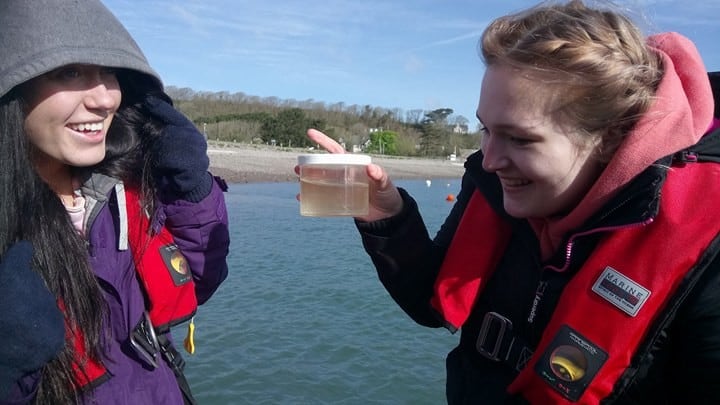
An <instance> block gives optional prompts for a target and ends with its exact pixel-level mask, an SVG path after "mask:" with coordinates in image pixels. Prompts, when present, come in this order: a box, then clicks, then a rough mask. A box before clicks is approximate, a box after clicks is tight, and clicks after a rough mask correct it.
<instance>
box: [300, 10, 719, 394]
mask: <svg viewBox="0 0 720 405" xmlns="http://www.w3.org/2000/svg"><path fill="white" fill-rule="evenodd" d="M480 50H481V53H482V58H483V60H484V62H485V65H486V67H487V69H486V72H485V74H484V78H483V81H482V90H481V94H480V100H479V103H478V108H477V117H478V119H479V120H480V123H481V125H482V132H483V137H482V145H481V148H480V150H479V151H478V152H476V153H475V154H473V155H472V156H470V157H469V158H468V159H467V162H466V163H465V167H466V172H465V175H464V177H463V182H462V189H461V191H460V193H459V195H458V197H457V200H456V203H455V204H454V206H453V209H452V212H451V213H450V215H449V216H448V217H447V219H446V220H445V223H444V224H443V225H442V227H441V228H440V230H439V232H438V233H437V235H436V236H435V237H434V238H430V237H429V236H428V232H427V229H426V228H425V225H424V223H423V220H422V218H421V217H420V214H419V210H418V207H417V204H416V203H415V201H414V200H413V199H412V197H411V196H410V195H409V194H408V193H407V192H406V191H405V190H403V189H401V188H396V187H395V186H394V185H393V184H392V182H391V181H390V179H389V178H388V177H387V174H386V173H385V171H384V170H383V169H382V168H381V167H379V166H376V165H370V166H369V167H368V175H369V177H370V178H371V179H372V180H373V184H372V189H373V190H374V192H373V193H372V195H371V197H370V202H371V205H372V208H371V209H370V213H369V215H367V216H366V217H362V218H356V225H357V228H358V229H359V231H360V233H361V235H362V240H363V245H364V247H365V249H366V251H367V252H368V254H369V255H370V258H371V259H372V261H373V263H374V265H375V267H376V268H377V271H378V275H379V277H380V280H381V281H382V283H383V284H384V286H385V287H386V288H387V290H388V292H389V293H390V295H391V296H392V297H393V299H394V300H395V301H396V302H397V303H398V304H399V305H400V307H402V309H403V310H404V311H405V312H406V313H407V314H408V315H410V317H412V319H413V320H415V321H416V322H417V323H419V324H421V325H424V326H428V327H446V328H447V329H449V330H450V331H452V332H455V331H458V330H460V332H461V333H460V342H459V344H458V346H457V347H456V348H455V349H454V350H452V352H451V353H450V354H449V355H448V357H447V399H448V402H449V403H450V404H471V403H472V404H477V403H484V404H500V403H503V404H505V403H528V402H529V403H543V404H550V403H552V404H561V403H575V402H577V403H585V404H597V403H600V402H602V403H643V404H658V403H682V402H686V403H720V391H718V389H717V387H718V386H720V337H719V336H720V293H719V292H718V291H719V290H718V288H717V287H718V285H720V258H718V256H717V253H718V251H720V217H718V216H717V215H715V214H714V212H715V208H714V207H715V205H717V201H718V199H720V165H719V164H718V163H717V162H720V147H719V146H720V131H719V130H718V121H717V120H715V119H714V117H713V105H714V103H713V94H712V90H711V86H710V83H709V80H708V75H707V73H706V71H705V67H704V65H703V63H702V60H701V58H700V55H699V54H698V52H697V50H696V48H695V46H694V45H693V44H692V43H691V42H690V41H689V40H688V39H686V38H685V37H683V36H681V35H679V34H676V33H664V34H659V35H653V36H650V37H648V38H645V37H644V36H643V35H642V34H641V32H640V31H639V30H638V28H637V27H636V25H635V24H633V22H632V21H631V20H630V19H629V18H628V17H626V16H625V15H623V14H621V13H618V12H616V11H613V10H610V9H603V8H594V7H588V6H586V5H585V4H584V3H583V2H582V1H579V0H573V1H568V2H564V3H552V4H549V3H547V4H541V5H538V6H536V7H533V8H530V9H528V10H525V11H522V12H519V13H516V14H512V15H507V16H503V17H500V18H498V19H496V20H494V21H493V22H492V23H490V25H489V26H488V27H487V28H486V30H485V32H484V33H483V35H482V38H481V40H480ZM308 135H309V137H310V138H312V139H313V140H314V141H316V142H318V143H319V144H321V145H323V146H325V148H326V149H328V150H329V151H331V152H342V148H341V147H339V145H337V143H335V142H334V141H332V140H331V139H329V138H328V137H326V136H324V135H323V134H321V133H319V132H318V131H315V130H310V131H309V133H308Z"/></svg>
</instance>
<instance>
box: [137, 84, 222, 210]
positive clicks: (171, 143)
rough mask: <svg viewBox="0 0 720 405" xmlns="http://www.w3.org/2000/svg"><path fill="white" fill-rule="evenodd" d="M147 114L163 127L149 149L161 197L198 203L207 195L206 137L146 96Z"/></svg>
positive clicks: (165, 105) (209, 182) (175, 112)
mask: <svg viewBox="0 0 720 405" xmlns="http://www.w3.org/2000/svg"><path fill="white" fill-rule="evenodd" d="M145 106H146V108H147V111H148V112H149V113H150V114H151V115H152V116H154V117H155V118H156V119H158V120H160V121H161V122H163V123H164V124H165V128H164V129H163V130H162V135H161V136H159V137H158V138H157V140H155V141H154V143H153V144H152V146H151V147H150V153H151V154H152V155H153V161H154V164H153V167H152V171H153V175H154V177H155V181H156V182H157V185H158V187H159V188H160V192H161V195H163V196H164V197H166V198H170V199H181V200H186V201H190V202H198V201H200V200H202V199H203V198H205V197H207V195H208V194H210V190H211V188H212V176H211V175H210V173H209V172H208V167H209V166H210V159H208V156H207V142H206V141H205V137H204V136H203V135H202V134H201V133H200V132H199V131H198V130H197V128H195V125H194V124H193V123H192V122H190V120H188V119H187V118H186V117H185V116H184V115H183V114H182V113H180V111H178V110H176V109H175V108H174V107H173V106H172V105H170V104H169V103H168V102H166V101H164V100H162V99H160V98H158V97H155V96H149V97H148V98H147V100H145Z"/></svg>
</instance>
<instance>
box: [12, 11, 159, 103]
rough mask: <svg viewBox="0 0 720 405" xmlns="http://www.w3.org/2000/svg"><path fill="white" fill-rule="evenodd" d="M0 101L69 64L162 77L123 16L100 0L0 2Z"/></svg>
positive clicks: (157, 79)
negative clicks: (128, 27)
mask: <svg viewBox="0 0 720 405" xmlns="http://www.w3.org/2000/svg"><path fill="white" fill-rule="evenodd" d="M0 49H1V50H2V51H1V54H2V56H1V57H0V97H2V96H4V95H5V94H7V93H8V92H9V91H10V90H11V89H12V88H13V87H15V86H17V85H18V84H21V83H24V82H26V81H28V80H30V79H32V78H34V77H37V76H40V75H42V74H43V73H47V72H49V71H51V70H53V69H55V68H58V67H60V66H63V65H68V64H73V63H79V64H91V65H101V66H108V67H115V68H127V69H132V70H136V71H139V72H142V73H144V74H147V75H149V76H151V77H152V78H154V79H155V81H156V84H157V85H158V87H159V88H160V89H162V82H161V81H160V77H159V76H158V74H157V73H155V71H154V70H153V69H152V68H151V67H150V65H149V64H148V61H147V59H146V58H145V55H143V53H142V51H141V50H140V48H139V47H138V45H137V44H136V43H135V41H134V40H133V39H132V37H131V36H130V34H129V33H128V32H127V30H126V29H125V28H124V27H123V25H122V24H121V23H120V21H118V19H117V18H115V16H114V15H113V14H112V13H111V12H110V10H108V9H107V8H106V7H105V6H104V5H103V4H102V3H101V2H100V1H98V0H0Z"/></svg>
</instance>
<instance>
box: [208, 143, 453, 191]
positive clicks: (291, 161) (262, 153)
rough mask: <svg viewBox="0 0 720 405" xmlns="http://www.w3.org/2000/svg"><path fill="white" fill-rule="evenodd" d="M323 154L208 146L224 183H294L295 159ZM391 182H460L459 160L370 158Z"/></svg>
mask: <svg viewBox="0 0 720 405" xmlns="http://www.w3.org/2000/svg"><path fill="white" fill-rule="evenodd" d="M305 153H324V152H318V151H307V150H304V149H300V148H297V149H291V148H276V147H271V146H267V145H249V144H232V143H213V142H210V143H209V145H208V156H209V158H210V171H211V172H212V173H213V174H215V175H216V176H220V177H222V178H224V179H225V180H226V181H227V182H228V183H272V182H295V181H297V176H296V175H295V172H294V167H295V165H296V162H297V156H298V155H299V154H305ZM372 159H373V163H375V164H378V165H380V166H382V167H383V168H384V169H385V170H386V171H387V172H388V174H389V175H390V178H391V179H452V178H457V179H460V178H461V177H462V175H463V173H464V171H465V168H464V167H463V159H461V158H458V160H455V161H450V160H447V159H420V158H407V157H388V156H379V155H373V156H372Z"/></svg>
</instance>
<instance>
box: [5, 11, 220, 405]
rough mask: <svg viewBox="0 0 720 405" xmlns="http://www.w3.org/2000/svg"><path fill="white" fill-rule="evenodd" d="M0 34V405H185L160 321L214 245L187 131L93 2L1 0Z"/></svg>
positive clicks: (216, 187)
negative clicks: (30, 404) (0, 52)
mask: <svg viewBox="0 0 720 405" xmlns="http://www.w3.org/2000/svg"><path fill="white" fill-rule="evenodd" d="M0 38H1V40H0V46H1V47H2V49H3V58H2V60H1V61H0V154H1V155H2V156H1V157H0V171H2V174H3V175H2V176H0V190H1V191H0V192H1V194H0V195H1V196H2V197H1V198H0V252H2V253H0V255H1V256H0V276H2V278H3V280H7V281H3V282H2V283H0V304H1V305H2V306H3V311H2V313H1V314H0V326H2V327H3V329H4V332H3V333H4V337H3V340H4V342H3V345H2V347H0V401H3V400H7V401H11V402H35V403H63V404H65V403H86V402H87V403H90V402H92V403H103V404H106V403H137V404H140V403H156V404H159V403H183V402H186V403H192V402H193V401H194V400H193V398H192V394H191V392H190V388H189V385H188V384H187V381H185V379H184V376H183V373H182V368H183V362H182V358H181V356H180V355H179V353H178V352H177V350H176V349H175V346H174V345H173V343H172V339H171V338H170V336H169V335H170V327H171V326H173V325H176V324H178V323H181V322H184V321H187V320H188V319H190V318H191V317H192V315H193V314H194V313H195V309H196V307H197V305H198V304H202V303H204V302H205V301H206V300H207V299H208V298H209V297H210V296H211V295H212V294H213V293H214V292H215V290H216V289H217V288H218V286H219V285H220V283H221V282H222V281H223V280H224V279H225V277H226V276H227V264H226V261H225V259H226V256H227V253H228V246H229V236H228V229H227V215H226V210H225V204H224V199H223V194H222V193H223V191H224V189H225V186H224V182H222V181H221V180H220V179H216V178H214V177H213V176H212V175H211V174H210V173H209V172H208V163H209V162H208V158H207V151H206V149H207V145H206V142H205V140H204V138H203V136H202V134H200V133H199V132H198V131H197V129H196V128H195V126H194V125H193V124H192V123H191V122H190V121H189V120H187V118H185V117H184V116H183V115H182V114H181V113H179V112H178V111H177V110H175V109H174V108H173V107H172V103H171V100H170V99H169V98H168V97H167V95H165V94H164V92H163V89H162V83H161V81H160V79H159V78H158V76H157V74H156V73H155V72H154V71H153V70H152V68H150V66H149V65H148V63H147V61H146V59H145V57H144V56H143V54H142V52H141V51H140V49H139V48H138V47H137V45H136V44H135V42H134V41H133V39H132V38H131V37H130V35H129V34H128V33H127V31H126V30H125V29H124V28H123V27H122V25H121V24H120V23H119V22H118V21H117V19H116V18H115V17H114V16H113V15H112V14H111V13H110V12H109V10H107V8H105V6H103V5H102V3H100V2H99V1H94V0H82V1H75V2H65V1H60V0H31V1H27V0H10V1H3V2H2V3H1V4H0ZM188 269H189V270H188Z"/></svg>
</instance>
